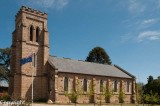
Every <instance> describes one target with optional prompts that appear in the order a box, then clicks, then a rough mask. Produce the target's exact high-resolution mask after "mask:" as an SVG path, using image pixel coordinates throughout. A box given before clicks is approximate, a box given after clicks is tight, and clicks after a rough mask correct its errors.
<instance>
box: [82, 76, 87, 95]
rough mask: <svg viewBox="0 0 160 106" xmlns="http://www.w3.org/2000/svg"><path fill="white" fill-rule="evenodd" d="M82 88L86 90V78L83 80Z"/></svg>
mask: <svg viewBox="0 0 160 106" xmlns="http://www.w3.org/2000/svg"><path fill="white" fill-rule="evenodd" d="M83 90H84V91H85V92H87V80H86V79H84V80H83Z"/></svg>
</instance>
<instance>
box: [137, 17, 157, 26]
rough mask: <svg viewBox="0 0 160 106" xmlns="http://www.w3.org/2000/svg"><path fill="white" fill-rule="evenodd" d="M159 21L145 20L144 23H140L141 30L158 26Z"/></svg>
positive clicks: (153, 19)
mask: <svg viewBox="0 0 160 106" xmlns="http://www.w3.org/2000/svg"><path fill="white" fill-rule="evenodd" d="M158 21H159V20H158V19H155V18H151V19H147V20H144V21H142V22H140V23H139V28H147V27H150V26H151V25H153V24H156V22H158Z"/></svg>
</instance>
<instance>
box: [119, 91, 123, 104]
mask: <svg viewBox="0 0 160 106" xmlns="http://www.w3.org/2000/svg"><path fill="white" fill-rule="evenodd" d="M119 103H124V93H123V92H122V91H120V92H119Z"/></svg>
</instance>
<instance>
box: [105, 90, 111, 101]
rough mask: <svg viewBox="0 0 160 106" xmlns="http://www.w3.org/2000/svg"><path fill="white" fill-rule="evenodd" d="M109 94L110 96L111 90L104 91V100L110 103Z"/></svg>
mask: <svg viewBox="0 0 160 106" xmlns="http://www.w3.org/2000/svg"><path fill="white" fill-rule="evenodd" d="M111 96H112V92H111V91H109V90H108V89H107V90H106V91H105V101H106V103H110V98H111Z"/></svg>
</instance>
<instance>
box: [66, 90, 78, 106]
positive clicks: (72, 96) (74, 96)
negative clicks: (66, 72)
mask: <svg viewBox="0 0 160 106" xmlns="http://www.w3.org/2000/svg"><path fill="white" fill-rule="evenodd" d="M65 96H67V97H68V99H69V100H70V101H71V102H72V103H76V102H77V99H78V94H77V93H76V92H75V91H74V90H72V92H71V93H68V92H65Z"/></svg>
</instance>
